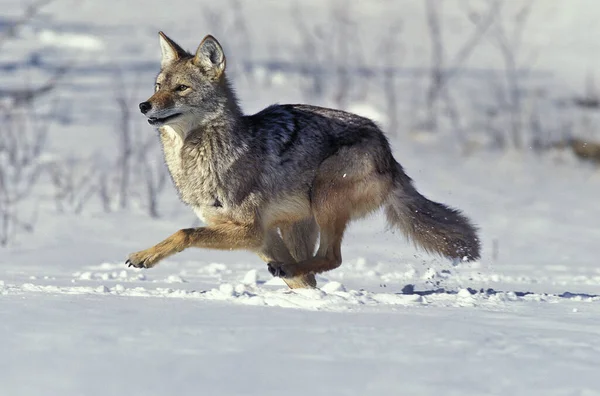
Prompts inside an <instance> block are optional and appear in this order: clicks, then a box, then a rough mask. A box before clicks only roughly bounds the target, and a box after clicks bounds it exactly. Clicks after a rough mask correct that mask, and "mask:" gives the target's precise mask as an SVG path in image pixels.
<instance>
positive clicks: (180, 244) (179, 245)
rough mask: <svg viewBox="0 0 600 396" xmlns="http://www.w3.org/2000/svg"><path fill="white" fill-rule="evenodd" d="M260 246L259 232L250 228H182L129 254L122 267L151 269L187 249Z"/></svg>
mask: <svg viewBox="0 0 600 396" xmlns="http://www.w3.org/2000/svg"><path fill="white" fill-rule="evenodd" d="M261 246H262V233H261V232H259V231H257V230H256V228H255V227H252V226H247V225H239V224H230V223H227V224H219V225H216V226H210V227H200V228H186V229H183V230H179V231H177V232H176V233H174V234H173V235H171V236H170V237H168V238H167V239H165V240H164V241H162V242H160V243H158V244H156V245H154V246H153V247H151V248H149V249H146V250H142V251H139V252H136V253H132V254H130V255H129V258H128V259H127V261H126V262H125V264H127V265H128V266H130V267H136V268H152V267H154V266H155V265H156V264H157V263H158V262H159V261H160V260H162V259H164V258H166V257H169V256H171V255H173V254H175V253H179V252H181V251H183V250H185V249H187V248H189V247H198V248H206V249H221V250H232V249H247V250H252V251H256V250H257V249H259V248H260V247H261Z"/></svg>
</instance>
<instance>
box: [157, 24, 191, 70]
mask: <svg viewBox="0 0 600 396" xmlns="http://www.w3.org/2000/svg"><path fill="white" fill-rule="evenodd" d="M158 37H159V40H160V49H161V51H162V60H161V62H160V66H161V67H165V66H167V65H168V64H170V63H172V62H174V61H176V60H177V59H180V58H182V57H183V56H184V55H185V54H186V52H185V50H184V49H183V48H181V47H180V46H179V45H177V43H176V42H175V41H173V40H171V39H170V38H168V37H167V35H166V34H164V33H163V32H158Z"/></svg>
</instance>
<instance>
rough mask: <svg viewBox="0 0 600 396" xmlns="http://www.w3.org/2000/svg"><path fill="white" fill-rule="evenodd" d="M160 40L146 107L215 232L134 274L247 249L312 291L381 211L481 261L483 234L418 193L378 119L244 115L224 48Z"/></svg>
mask: <svg viewBox="0 0 600 396" xmlns="http://www.w3.org/2000/svg"><path fill="white" fill-rule="evenodd" d="M160 42H161V49H162V52H163V58H162V64H161V72H160V73H159V75H158V77H157V80H156V92H155V93H154V95H153V96H152V97H151V98H150V99H149V100H148V101H146V102H144V103H141V104H140V110H141V111H142V113H144V114H145V115H146V116H147V117H148V122H149V123H150V124H152V125H155V126H157V127H158V129H159V132H160V136H161V141H162V143H163V148H164V152H165V159H166V162H167V166H168V168H169V171H170V173H171V176H172V178H173V181H174V183H175V186H176V187H177V190H178V191H179V194H180V196H181V198H182V200H183V201H184V202H185V203H187V204H188V205H190V206H191V207H192V208H193V209H194V211H195V212H196V213H197V214H198V216H199V217H201V218H202V219H203V220H204V222H205V223H206V224H207V226H206V227H200V228H195V229H187V230H180V231H178V232H177V233H175V234H174V235H172V236H171V237H169V238H167V239H166V240H165V241H163V242H161V243H159V244H158V245H156V246H154V247H153V248H150V249H146V250H144V251H141V252H138V253H134V254H132V255H131V256H130V259H129V262H130V264H131V265H134V266H138V267H151V266H153V265H154V264H155V263H156V262H158V261H159V260H160V259H162V258H164V257H167V256H169V255H170V254H173V253H176V252H178V251H181V250H183V249H185V248H187V247H192V246H194V247H204V248H216V249H248V250H252V251H255V252H256V253H258V254H259V256H260V257H261V258H262V259H264V260H265V261H266V262H267V263H268V267H269V270H270V272H271V273H272V274H273V275H274V276H280V277H282V278H284V280H285V281H286V282H287V283H288V284H289V285H290V286H291V287H299V286H314V285H315V278H314V274H315V273H318V272H323V271H328V270H331V269H333V268H336V267H337V266H339V265H340V264H341V262H342V256H341V242H342V237H343V234H344V231H345V229H346V226H347V224H348V223H349V222H350V221H352V220H354V219H358V218H361V217H363V216H365V215H367V214H369V213H371V212H373V211H375V210H377V209H379V208H381V207H383V208H385V212H386V215H387V219H388V222H389V223H390V224H391V225H392V226H394V227H397V228H398V229H400V230H401V231H403V232H404V233H405V234H406V235H407V236H408V237H409V238H410V239H411V240H413V241H414V242H415V243H416V244H417V245H418V246H421V247H422V248H424V249H425V250H427V251H429V252H433V253H438V254H441V255H443V256H446V257H448V258H451V259H460V260H476V259H478V258H479V255H480V244H479V240H478V238H477V235H476V229H475V227H474V226H473V225H472V224H471V223H470V221H469V220H468V219H467V218H466V217H465V216H464V215H462V214H461V213H460V212H459V211H458V210H455V209H452V208H449V207H447V206H445V205H442V204H439V203H436V202H433V201H430V200H429V199H427V198H425V197H424V196H422V195H421V194H420V193H419V192H418V191H417V190H416V189H415V187H414V186H413V183H412V181H411V179H410V178H409V177H408V176H407V175H406V174H405V173H404V170H403V169H402V167H401V166H400V164H399V163H398V162H397V161H396V160H395V159H394V157H393V155H392V152H391V149H390V146H389V143H388V141H387V139H386V137H385V135H384V134H383V132H382V131H381V130H380V129H379V127H378V126H377V125H375V123H373V122H372V121H371V120H369V119H367V118H363V117H360V116H358V115H355V114H351V113H347V112H344V111H340V110H334V109H327V108H322V107H315V106H308V105H274V106H270V107H268V108H266V109H265V110H263V111H261V112H259V113H257V114H254V115H250V116H245V115H243V113H242V111H241V109H240V107H239V105H238V103H237V100H236V97H235V94H234V92H233V90H232V89H231V87H230V84H229V82H228V80H227V78H226V76H225V55H224V53H223V50H222V48H221V46H220V44H219V43H218V42H217V41H216V39H214V38H213V37H212V36H207V37H206V38H205V39H204V40H203V41H202V43H201V44H200V46H199V47H198V50H197V51H196V53H195V54H194V55H192V54H190V53H187V52H186V51H184V50H183V49H181V47H179V46H178V45H177V44H176V43H175V42H173V41H172V40H170V39H169V38H168V37H166V36H165V35H164V34H162V33H161V35H160ZM317 239H318V249H317V251H316V253H315V246H316V245H317Z"/></svg>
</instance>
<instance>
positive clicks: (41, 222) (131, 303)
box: [0, 0, 600, 396]
mask: <svg viewBox="0 0 600 396" xmlns="http://www.w3.org/2000/svg"><path fill="white" fill-rule="evenodd" d="M109 3H110V4H109ZM212 3H213V4H212V5H211V4H210V3H208V2H204V3H203V2H198V3H194V4H193V5H191V4H190V3H189V2H188V1H182V0H172V1H170V2H169V4H168V5H165V4H164V3H163V2H159V1H155V0H151V1H150V0H149V1H145V2H143V3H139V4H134V3H131V2H124V1H123V2H116V1H115V2H106V1H102V2H101V1H73V0H57V1H55V2H53V3H51V4H49V5H48V7H47V8H45V9H44V13H43V14H42V15H41V16H40V17H39V18H36V19H35V21H34V23H33V24H32V25H31V26H28V27H27V28H24V30H22V31H21V33H20V35H19V36H18V37H17V38H16V40H13V41H8V42H6V43H5V44H4V46H3V47H2V60H3V61H4V62H8V63H10V62H13V61H14V62H17V60H18V59H22V55H23V54H26V53H28V52H29V51H37V54H38V56H39V59H41V60H42V62H41V65H42V66H41V67H37V66H34V67H31V68H30V70H29V73H30V75H28V78H29V81H31V82H35V81H45V80H44V77H45V76H47V75H48V70H47V68H51V66H53V65H59V64H61V62H65V61H66V62H72V70H71V73H70V74H69V75H68V80H67V81H65V82H63V83H62V85H61V87H60V95H61V98H60V99H61V106H62V107H60V108H62V109H63V113H64V114H63V116H64V117H65V119H64V120H63V123H62V124H59V125H52V127H51V130H50V140H49V144H50V146H51V149H52V150H53V155H56V156H59V157H60V156H68V155H70V154H72V153H74V152H77V153H89V154H93V153H96V152H114V147H115V144H116V143H115V136H116V135H115V132H114V129H115V126H116V125H117V124H118V116H119V113H118V110H117V106H116V105H115V104H114V102H115V90H117V91H118V90H119V88H120V87H119V86H118V85H115V74H114V71H115V70H121V72H122V73H123V74H124V78H125V80H126V81H127V82H128V83H130V84H131V85H130V87H131V86H134V87H136V89H134V90H133V91H132V93H131V98H130V102H131V108H132V111H133V112H134V113H135V108H136V106H137V103H138V102H139V101H141V100H143V99H144V98H145V97H146V96H148V95H149V94H150V93H151V91H152V81H153V78H154V76H155V74H156V72H157V68H158V61H159V59H158V56H159V50H158V40H157V36H156V32H157V31H158V30H165V31H166V32H167V34H169V35H171V37H172V38H174V39H175V40H176V41H178V42H181V44H183V45H184V47H186V48H194V46H195V45H197V43H198V42H199V41H200V40H201V38H202V37H203V35H204V34H207V33H213V34H215V35H216V36H217V37H218V38H219V39H220V40H221V41H222V42H223V43H224V45H225V46H226V49H227V48H228V46H227V45H228V44H230V45H229V47H230V48H231V47H233V48H232V50H231V51H232V53H233V54H232V55H231V56H230V59H233V60H234V61H233V62H232V64H233V65H235V57H236V55H235V50H240V51H241V50H242V49H241V47H240V46H237V47H236V45H235V44H234V43H233V40H231V43H229V42H228V39H227V38H226V37H221V36H219V34H218V33H219V29H220V25H219V23H217V22H214V21H213V22H214V23H213V24H212V25H211V26H208V25H210V23H208V22H207V18H206V17H205V15H203V14H202V10H203V9H206V8H207V7H209V6H211V7H213V9H224V10H226V11H229V9H228V8H227V4H229V3H226V2H224V3H223V5H214V3H215V2H212ZM325 3H326V2H321V1H316V0H315V1H307V2H303V3H302V4H303V5H302V7H303V8H302V12H303V15H305V16H307V17H308V18H314V19H315V20H320V19H322V18H325V17H326V14H327V12H326V7H325V6H324V4H325ZM511 3H512V4H514V3H519V2H517V1H514V2H511ZM244 4H246V3H244ZM253 4H254V5H252V6H250V5H247V4H246V5H245V6H244V11H245V14H246V15H247V16H248V18H249V20H250V21H252V23H251V26H250V27H249V28H250V30H251V32H252V38H253V39H254V40H256V43H254V44H255V45H254V46H253V51H254V52H253V53H252V56H253V58H254V59H255V60H256V61H257V62H258V61H259V60H263V61H264V60H267V59H270V58H275V59H288V60H291V61H293V60H294V59H296V58H294V57H293V56H294V54H293V53H290V52H291V51H290V50H286V48H287V47H289V48H292V44H289V46H288V43H297V42H298V41H299V40H301V38H300V37H298V35H297V34H294V33H293V31H292V28H291V26H294V21H293V15H296V14H295V11H294V7H293V6H292V4H291V3H288V2H281V1H274V0H273V1H260V2H256V3H253ZM452 4H454V5H453V6H447V8H446V10H448V27H449V32H450V33H449V36H448V45H449V46H450V48H449V51H450V52H452V50H453V49H455V48H457V47H458V46H459V43H458V40H454V37H455V36H458V32H461V31H462V30H461V29H463V28H464V26H465V25H464V20H463V19H461V18H460V17H459V14H460V12H459V11H458V10H459V7H458V6H457V5H456V4H457V3H456V2H454V3H452ZM0 6H1V7H2V9H3V10H6V18H8V17H9V15H10V16H11V17H12V16H16V15H19V14H20V13H19V11H20V10H21V9H22V4H21V3H20V2H18V1H14V0H10V1H7V0H2V1H0ZM203 7H204V8H203ZM219 7H221V8H219ZM536 7H537V8H535V9H534V11H533V13H532V20H531V22H530V25H529V28H528V31H529V32H530V33H529V34H527V35H525V37H526V40H525V48H526V49H527V50H530V51H535V52H537V53H538V56H537V57H536V59H537V61H536V64H537V67H538V68H539V71H540V72H544V73H547V74H550V75H553V76H555V79H554V80H552V81H553V82H556V81H559V84H558V85H560V87H558V88H557V92H558V93H557V96H559V97H560V96H561V95H564V94H565V92H567V93H572V92H579V91H581V89H582V85H583V81H584V79H585V75H586V73H587V72H588V71H589V70H597V69H598V66H600V55H599V54H600V51H598V50H597V49H598V45H599V44H598V43H599V42H598V40H597V38H596V37H595V36H594V34H593V31H594V27H595V26H596V25H597V20H598V17H599V16H600V7H599V6H598V2H597V1H595V0H577V1H575V0H572V1H570V2H568V5H567V4H566V2H565V3H564V4H563V3H560V5H559V3H558V2H551V1H547V2H543V1H539V2H537V3H536ZM353 8H354V11H355V12H357V13H359V14H360V15H361V18H362V21H363V24H364V25H365V26H367V27H368V28H367V29H365V30H364V31H363V33H364V34H366V35H367V36H365V37H366V40H367V41H368V39H372V40H377V39H378V38H379V37H381V30H380V29H379V28H380V26H382V25H384V24H385V23H387V22H388V21H391V20H392V19H393V18H395V17H397V16H400V17H401V18H402V19H403V20H404V21H405V31H404V35H405V37H410V38H412V40H410V41H409V42H408V43H407V46H406V48H405V57H404V58H403V59H402V61H401V62H402V65H403V66H405V67H422V66H423V65H425V64H426V62H427V55H428V50H429V49H428V47H427V44H426V40H425V38H424V37H425V33H424V30H423V29H424V25H423V19H424V15H423V9H422V4H421V2H415V1H395V2H392V1H383V0H382V1H374V2H369V5H366V3H365V4H364V5H363V4H362V3H360V5H359V3H353ZM225 15H227V14H225ZM3 18H4V17H3ZM205 25H206V26H205ZM0 26H2V24H1V21H0ZM386 26H387V25H386ZM466 26H468V24H467V25H466ZM210 29H216V30H217V31H216V32H214V31H212V30H211V31H209V30H210ZM267 38H268V40H267ZM267 41H268V42H269V43H271V44H273V43H278V45H279V46H278V47H277V46H275V49H276V50H277V51H274V50H273V48H270V47H269V45H267V44H261V43H266V42H267ZM273 45H275V44H273ZM273 52H275V54H274V53H273ZM31 63H33V64H36V65H37V64H38V63H36V62H33V61H31ZM469 65H470V67H472V68H473V69H478V70H479V69H486V68H491V69H494V68H495V67H496V64H495V63H494V58H493V56H491V55H489V51H488V52H486V51H483V52H482V53H481V54H479V55H478V56H474V57H473V58H472V59H471V60H470V63H469ZM13 72H14V71H12V69H6V72H5V73H4V75H3V76H1V77H0V81H2V83H3V84H5V85H7V86H10V85H11V84H12V85H17V86H18V85H19V84H20V82H19V81H16V80H15V78H14V76H13V74H12V73H13ZM253 73H254V77H255V78H257V79H258V80H261V79H262V78H266V77H265V76H266V75H267V74H268V73H270V72H269V71H267V70H265V69H261V68H260V67H258V68H257V69H255V70H254V71H253ZM235 76H236V80H235V81H234V84H235V85H236V86H237V87H238V91H239V94H240V97H241V100H242V104H243V106H244V108H245V109H247V111H248V112H251V111H255V110H258V109H260V108H262V107H264V106H266V105H268V104H270V103H272V102H281V103H283V102H300V101H304V98H303V97H302V96H301V94H300V93H299V92H298V91H297V90H295V89H292V88H291V86H292V84H288V79H289V78H291V77H289V76H287V75H285V74H284V73H281V74H276V75H274V76H270V77H271V78H270V84H269V85H267V84H265V86H264V87H263V88H261V89H259V90H257V89H253V88H252V86H251V85H250V83H249V82H248V81H246V80H245V78H244V76H243V75H242V73H241V72H240V71H239V70H238V71H237V72H236V73H235ZM121 88H122V87H121ZM373 90H375V89H374V88H372V89H371V91H373ZM370 99H371V98H370ZM372 99H373V101H370V100H369V101H367V100H365V101H359V102H355V103H350V104H349V105H348V108H349V109H351V110H353V111H356V112H358V113H361V114H365V115H368V116H370V117H373V118H376V119H377V120H378V122H380V123H381V124H385V120H386V115H385V111H384V110H383V106H382V103H383V102H382V97H381V96H377V95H376V97H374V98H372ZM409 99H410V98H402V100H406V102H408V101H409ZM317 104H328V103H327V100H326V99H324V100H323V101H322V102H321V103H317ZM407 107H408V106H407ZM139 125H140V128H146V129H147V131H148V134H152V133H153V132H152V129H151V128H150V127H148V126H147V125H144V122H143V119H141V118H140V120H139ZM144 130H145V129H144ZM441 143H442V144H440V141H439V140H436V141H434V142H432V141H429V140H421V141H415V140H412V139H408V138H406V136H405V135H399V136H397V137H396V138H394V139H392V144H393V147H394V153H395V155H396V158H398V159H399V161H400V162H401V163H402V164H403V166H404V167H405V168H406V171H407V173H408V174H409V175H410V176H411V177H412V178H413V179H415V181H416V184H417V187H418V188H419V190H421V191H422V192H423V193H424V194H425V195H427V196H429V197H431V198H432V199H435V200H437V201H441V202H444V203H447V204H450V205H453V206H456V207H459V208H461V209H463V210H464V211H465V212H466V213H467V214H468V215H469V216H470V217H472V218H473V219H474V220H475V221H476V222H477V223H478V224H479V226H480V227H481V233H482V238H483V244H484V252H483V253H484V254H483V258H482V259H481V261H480V262H477V263H472V264H459V265H457V266H454V265H452V263H449V262H447V261H445V260H442V259H439V258H436V257H432V256H429V255H427V254H425V253H421V252H419V251H417V250H415V249H414V248H413V247H412V246H410V244H408V243H405V241H404V238H403V237H402V236H401V235H398V234H397V233H393V232H390V231H385V226H384V222H383V219H382V217H381V215H380V214H377V215H375V216H373V217H372V218H369V219H367V220H365V221H362V222H360V223H356V224H354V225H352V226H351V228H350V230H349V232H348V235H347V238H346V240H345V242H344V247H343V253H344V264H343V265H342V266H341V267H340V268H339V269H337V270H335V271H331V272H329V273H326V274H322V275H321V276H319V277H318V282H319V286H320V289H319V290H294V291H291V290H288V289H286V287H285V285H284V284H283V282H281V281H280V280H278V279H273V278H271V277H270V275H269V274H268V271H267V269H266V265H265V264H264V263H262V262H261V261H260V260H259V259H258V258H257V257H255V256H254V255H251V254H248V253H244V252H214V251H199V250H196V251H192V250H190V251H186V252H184V253H182V254H179V255H176V256H173V257H171V258H169V259H168V260H165V262H163V263H161V264H160V265H159V266H158V267H156V268H154V269H151V270H147V271H143V270H132V269H129V268H126V267H125V266H124V264H123V259H124V258H125V257H126V255H127V254H128V253H130V252H132V251H137V250H139V249H142V248H146V247H148V246H150V245H152V244H154V243H156V242H158V241H160V240H161V239H163V238H164V237H166V236H168V235H170V234H171V233H172V232H174V231H175V230H177V229H179V228H182V227H188V226H190V225H191V224H194V222H195V221H196V220H194V216H193V213H192V212H191V211H189V210H188V209H186V208H184V207H183V205H181V204H180V203H179V202H178V201H177V198H176V196H175V193H174V191H173V190H172V189H171V190H169V191H168V193H167V194H166V195H165V197H164V198H163V201H162V206H161V208H162V215H163V216H162V217H161V218H160V219H158V220H151V219H149V218H148V217H147V216H145V215H144V214H143V213H140V212H141V211H139V210H135V208H134V209H132V210H131V211H129V212H119V213H113V214H105V213H102V212H101V211H94V210H91V211H85V212H84V213H82V214H80V215H73V214H68V213H57V211H56V209H55V208H54V207H53V206H52V205H48V204H45V206H44V204H41V206H40V208H39V211H38V214H37V215H38V222H37V226H36V230H35V232H34V233H33V234H25V235H22V236H20V238H19V239H18V240H17V241H16V242H15V243H14V244H13V245H12V246H10V247H8V248H5V249H2V250H0V395H2V396H4V395H7V396H14V395H27V396H29V395H61V396H67V395H69V396H70V395H115V394H119V395H121V394H122V395H131V396H133V395H165V394H173V395H176V394H178V395H184V394H203V395H204V394H206V395H281V394H286V395H290V396H291V395H307V394H311V395H368V396H370V395H438V394H444V395H461V396H463V395H528V396H531V395H544V396H546V395H585V396H590V395H600V376H598V374H597V371H598V368H599V367H600V326H599V325H600V266H599V265H598V264H599V263H598V253H599V252H600V250H599V248H598V241H600V227H599V226H598V220H599V219H600V205H598V204H597V202H598V197H599V196H600V173H599V172H598V170H597V168H594V167H592V166H586V165H582V164H580V163H578V162H576V161H575V160H574V159H573V158H571V157H570V156H569V155H564V154H560V155H558V154H557V155H556V156H549V155H545V156H537V155H535V154H533V153H528V152H524V153H514V152H503V153H498V152H489V151H480V152H475V153H474V154H472V155H470V156H464V155H462V154H461V153H458V152H457V150H455V149H454V148H453V147H451V146H444V145H443V143H444V140H442V141H441ZM48 194H50V193H48ZM196 224H197V223H196Z"/></svg>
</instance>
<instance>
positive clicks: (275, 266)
mask: <svg viewBox="0 0 600 396" xmlns="http://www.w3.org/2000/svg"><path fill="white" fill-rule="evenodd" d="M267 268H268V269H269V272H270V273H271V275H273V276H276V277H278V278H293V277H295V276H296V275H297V271H296V270H297V268H296V266H295V265H294V264H284V263H280V262H278V261H271V262H270V263H268V264H267Z"/></svg>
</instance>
